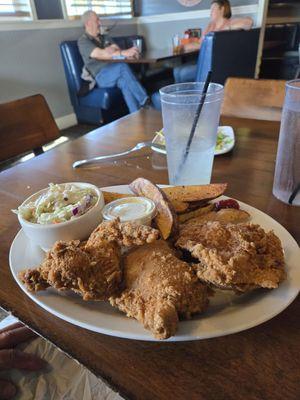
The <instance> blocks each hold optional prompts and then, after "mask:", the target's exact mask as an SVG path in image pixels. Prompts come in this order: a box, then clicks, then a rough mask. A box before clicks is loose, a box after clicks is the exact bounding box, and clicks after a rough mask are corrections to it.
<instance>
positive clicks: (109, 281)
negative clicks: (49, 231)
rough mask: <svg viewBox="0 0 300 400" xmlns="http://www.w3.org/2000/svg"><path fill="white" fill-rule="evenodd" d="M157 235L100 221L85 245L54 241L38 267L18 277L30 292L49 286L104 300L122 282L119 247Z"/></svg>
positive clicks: (116, 222)
mask: <svg viewBox="0 0 300 400" xmlns="http://www.w3.org/2000/svg"><path fill="white" fill-rule="evenodd" d="M158 235H159V233H158V231H157V230H156V229H152V228H150V227H144V226H137V225H134V224H129V223H128V224H122V223H120V221H112V222H108V223H107V222H103V223H102V224H100V225H99V226H98V228H97V229H96V230H95V231H94V232H93V233H92V235H91V236H90V238H89V239H88V241H87V242H86V243H80V241H79V240H73V241H70V242H63V241H59V242H56V243H55V245H54V246H53V248H52V249H51V250H50V251H49V252H48V253H47V255H46V258H45V260H44V261H43V263H42V264H41V265H40V266H39V267H38V268H36V269H28V270H25V271H22V272H20V274H19V277H20V279H21V281H22V282H23V283H24V284H25V285H26V287H27V289H28V290H30V291H39V290H44V289H46V288H47V287H49V286H52V287H54V288H56V289H58V290H73V291H74V292H75V293H78V294H80V295H81V296H82V297H83V299H84V300H107V299H108V298H109V297H110V296H111V295H113V294H114V293H116V292H117V291H118V290H119V288H120V284H121V280H122V270H121V265H120V260H121V248H120V245H121V244H123V245H125V244H126V245H134V244H137V245H138V244H143V243H146V242H151V241H153V240H156V238H157V237H158Z"/></svg>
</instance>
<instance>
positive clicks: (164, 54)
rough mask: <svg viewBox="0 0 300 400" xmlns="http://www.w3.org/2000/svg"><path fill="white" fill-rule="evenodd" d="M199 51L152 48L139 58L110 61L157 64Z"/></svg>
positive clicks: (113, 60)
mask: <svg viewBox="0 0 300 400" xmlns="http://www.w3.org/2000/svg"><path fill="white" fill-rule="evenodd" d="M198 53H199V49H198V50H188V51H183V52H182V53H174V52H173V50H172V49H171V48H167V49H151V50H147V51H145V52H143V53H142V54H141V55H140V57H139V58H124V59H112V60H109V62H125V63H128V64H155V63H158V62H160V61H166V60H172V59H175V58H181V57H184V56H190V55H196V54H198ZM100 61H101V60H100ZM102 61H106V62H107V59H103V60H102Z"/></svg>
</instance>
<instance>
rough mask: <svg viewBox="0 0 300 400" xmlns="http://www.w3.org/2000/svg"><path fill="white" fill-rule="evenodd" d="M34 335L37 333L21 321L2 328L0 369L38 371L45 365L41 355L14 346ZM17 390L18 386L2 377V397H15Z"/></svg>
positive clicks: (0, 387)
mask: <svg viewBox="0 0 300 400" xmlns="http://www.w3.org/2000/svg"><path fill="white" fill-rule="evenodd" d="M34 337H36V335H35V334H34V333H33V332H32V331H31V330H30V329H28V328H26V327H25V326H24V325H22V324H21V323H16V324H13V325H10V326H8V327H7V328H5V329H2V330H0V370H5V369H10V368H17V369H21V370H28V371H37V370H40V369H41V368H43V367H45V365H46V362H45V361H43V360H42V359H40V358H39V357H37V356H35V355H33V354H29V353H24V352H22V351H20V350H16V349H15V348H14V347H15V346H17V345H18V344H19V343H23V342H25V341H27V340H29V339H32V338H34ZM16 392H17V389H16V387H15V386H14V385H13V384H12V383H11V382H10V381H7V380H2V379H0V399H10V398H13V397H14V395H15V394H16Z"/></svg>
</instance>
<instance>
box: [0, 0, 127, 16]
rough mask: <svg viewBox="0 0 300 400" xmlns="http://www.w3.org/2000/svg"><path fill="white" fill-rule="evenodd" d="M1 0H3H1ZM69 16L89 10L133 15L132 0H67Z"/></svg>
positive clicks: (99, 12) (100, 13) (104, 13)
mask: <svg viewBox="0 0 300 400" xmlns="http://www.w3.org/2000/svg"><path fill="white" fill-rule="evenodd" d="M0 1H1V0H0ZM65 3H66V9H67V14H68V16H69V17H77V16H81V15H82V14H83V13H84V12H85V11H87V10H93V11H95V12H96V13H97V14H98V15H100V16H101V15H102V16H105V15H132V13H133V7H132V0H65Z"/></svg>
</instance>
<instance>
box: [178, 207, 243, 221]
mask: <svg viewBox="0 0 300 400" xmlns="http://www.w3.org/2000/svg"><path fill="white" fill-rule="evenodd" d="M249 219H250V214H249V213H247V211H244V210H236V209H235V208H223V209H221V210H219V211H210V212H208V213H206V214H203V215H199V216H197V217H195V218H191V219H189V220H187V221H186V222H185V224H187V225H199V224H205V223H206V222H212V221H218V222H220V223H222V224H225V225H226V224H239V223H242V222H248V221H249Z"/></svg>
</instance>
